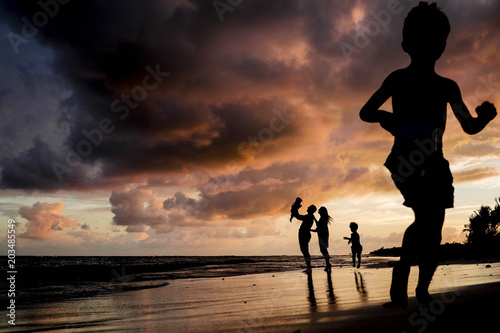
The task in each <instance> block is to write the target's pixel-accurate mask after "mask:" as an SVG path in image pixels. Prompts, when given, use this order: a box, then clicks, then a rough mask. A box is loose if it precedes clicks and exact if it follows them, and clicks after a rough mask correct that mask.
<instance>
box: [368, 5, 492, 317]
mask: <svg viewBox="0 0 500 333" xmlns="http://www.w3.org/2000/svg"><path fill="white" fill-rule="evenodd" d="M449 32H450V24H449V22H448V18H447V17H446V15H445V14H444V13H443V12H442V11H441V10H440V9H439V8H438V7H437V5H436V4H435V3H432V4H428V3H427V2H420V3H419V4H418V6H416V7H414V8H412V9H411V11H410V12H409V13H408V15H407V17H406V19H405V21H404V26H403V41H402V43H401V46H402V48H403V50H404V51H405V52H406V53H408V54H409V55H410V58H411V63H410V65H409V66H408V67H406V68H403V69H398V70H396V71H394V72H393V73H391V74H390V75H389V76H388V77H387V78H386V79H385V80H384V82H383V83H382V86H381V87H380V88H379V89H378V90H377V91H376V92H375V93H374V94H373V96H372V97H371V98H370V99H369V100H368V102H367V103H366V104H365V106H363V108H362V109H361V111H360V117H361V119H362V120H363V121H366V122H370V123H380V125H381V126H382V128H384V129H385V130H387V131H389V132H390V133H391V134H392V135H394V145H393V147H392V151H391V153H390V154H389V156H388V157H387V160H386V162H385V164H384V165H385V166H386V167H387V168H388V169H389V171H390V172H391V177H392V179H393V181H394V183H395V185H396V187H397V188H398V189H399V190H400V192H401V194H402V195H403V197H404V200H405V201H404V203H403V204H404V205H405V206H408V207H411V208H412V209H413V211H414V214H415V221H414V222H413V223H412V224H411V225H410V226H409V227H408V229H406V232H405V234H404V236H403V244H402V253H401V259H400V261H399V262H398V263H397V264H396V266H394V269H393V275H392V284H391V291H390V295H391V302H389V303H386V304H384V307H399V308H406V306H407V304H408V292H407V289H408V274H409V272H410V266H411V264H412V262H413V261H414V260H415V259H416V258H417V257H418V266H419V277H418V285H417V288H416V296H417V301H418V302H420V303H422V304H424V305H428V304H429V303H430V302H431V301H432V297H431V296H430V294H429V292H428V288H429V285H430V282H431V280H432V276H433V275H434V271H435V270H436V267H437V264H438V261H437V258H438V254H437V252H438V251H439V245H440V242H441V231H442V227H443V222H444V217H445V209H446V208H452V207H453V201H454V197H453V195H454V188H453V185H452V183H453V177H452V174H451V171H450V167H449V163H448V161H447V160H446V159H445V158H444V157H443V144H442V137H443V133H444V130H445V125H446V106H447V104H450V105H451V108H452V110H453V113H454V114H455V117H456V118H457V119H458V121H459V123H460V125H461V126H462V128H463V130H464V131H465V132H466V133H467V134H476V133H478V132H480V131H481V130H482V129H483V128H484V127H485V126H486V125H487V124H488V123H489V122H490V121H491V120H492V119H493V118H495V116H496V109H495V107H494V106H493V104H491V103H489V102H484V103H483V104H481V106H479V107H477V108H476V112H477V118H474V117H472V115H471V114H470V112H469V110H468V109H467V107H466V106H465V104H464V102H463V100H462V95H461V93H460V89H459V87H458V85H457V84H456V83H455V82H454V81H452V80H450V79H447V78H444V77H442V76H439V75H438V74H436V72H435V71H434V65H435V62H436V61H437V60H438V59H439V58H440V57H441V54H442V53H443V51H444V49H445V47H446V39H447V37H448V34H449ZM464 65H465V64H464ZM390 97H391V98H392V112H387V111H384V110H379V108H380V107H381V106H382V104H384V103H385V101H386V100H387V99H389V98H390Z"/></svg>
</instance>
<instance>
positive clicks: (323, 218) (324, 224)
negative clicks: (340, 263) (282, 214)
mask: <svg viewBox="0 0 500 333" xmlns="http://www.w3.org/2000/svg"><path fill="white" fill-rule="evenodd" d="M297 199H300V198H297ZM297 201H298V200H296V203H297ZM300 201H302V199H300ZM300 201H299V204H294V206H292V209H291V213H292V217H295V218H296V219H298V220H300V221H302V224H301V225H300V228H299V246H300V251H301V252H302V255H303V256H304V260H305V262H306V270H305V271H304V272H305V273H308V274H309V273H311V255H310V254H309V241H310V240H311V231H315V232H317V233H318V242H319V248H320V251H321V254H323V257H324V258H325V262H326V268H325V271H327V272H329V271H331V267H332V266H331V264H330V255H329V253H328V238H329V231H328V224H330V222H331V220H332V218H331V217H330V216H329V215H328V211H327V209H326V208H325V207H321V208H320V209H319V214H320V219H319V221H318V220H316V217H315V216H314V213H315V212H316V206H314V205H310V206H309V207H308V208H307V215H301V214H299V212H298V209H299V207H301V206H300ZM314 222H316V227H317V228H316V230H311V228H312V226H313V224H314Z"/></svg>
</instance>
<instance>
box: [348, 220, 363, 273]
mask: <svg viewBox="0 0 500 333" xmlns="http://www.w3.org/2000/svg"><path fill="white" fill-rule="evenodd" d="M349 228H350V229H351V238H349V237H344V239H345V240H348V241H349V242H347V244H351V253H352V267H356V257H357V258H358V265H357V268H359V266H360V265H361V252H363V246H361V243H360V241H359V234H358V224H357V223H356V222H351V223H349Z"/></svg>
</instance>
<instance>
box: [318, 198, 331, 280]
mask: <svg viewBox="0 0 500 333" xmlns="http://www.w3.org/2000/svg"><path fill="white" fill-rule="evenodd" d="M318 213H319V216H320V218H319V221H316V226H317V227H316V231H317V233H318V243H319V250H320V251H321V254H322V255H323V258H325V263H326V268H325V272H330V271H331V269H332V265H331V264H330V254H329V253H328V238H329V237H330V232H329V231H328V225H329V224H330V223H331V221H332V220H333V219H332V217H331V216H330V215H328V210H327V209H326V207H321V208H320V209H319V210H318Z"/></svg>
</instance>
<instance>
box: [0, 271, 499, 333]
mask: <svg viewBox="0 0 500 333" xmlns="http://www.w3.org/2000/svg"><path fill="white" fill-rule="evenodd" d="M417 273H418V270H417V268H416V267H413V268H412V272H411V276H410V287H409V293H410V297H411V298H410V304H409V307H408V308H407V309H405V310H386V309H383V308H382V307H381V304H382V303H384V302H385V301H387V300H388V292H389V285H390V277H391V269H390V268H371V269H368V268H363V267H362V268H361V269H353V268H350V267H345V266H344V267H342V268H335V269H333V271H332V273H331V275H329V274H328V273H326V272H324V271H323V269H322V268H319V267H318V268H315V269H313V273H312V274H311V275H310V276H308V275H306V274H304V273H302V272H301V271H290V272H279V273H265V274H250V275H242V276H231V277H224V278H221V277H217V278H203V279H202V278H199V279H179V280H171V281H168V282H169V285H167V286H164V287H160V288H154V289H144V290H136V291H130V292H120V293H116V294H108V295H98V296H94V297H88V298H78V299H71V300H65V301H60V302H50V303H42V304H37V305H24V306H22V308H21V309H18V311H17V313H16V326H10V325H7V324H6V321H4V322H3V323H2V325H1V326H0V329H1V330H2V331H5V330H8V331H12V332H40V331H44V332H58V331H59V332H62V331H63V332H290V333H292V332H362V331H363V332H364V331H367V332H433V331H441V330H442V329H443V327H445V328H446V330H445V331H450V330H449V329H451V328H453V329H455V330H456V331H457V332H461V331H464V330H462V329H464V328H467V327H470V328H473V327H474V328H476V327H478V325H483V326H484V327H486V326H487V325H488V326H489V325H491V323H490V321H489V320H491V318H494V317H491V316H495V315H497V313H498V310H500V306H499V303H498V299H499V296H500V282H499V281H500V263H492V264H491V267H486V264H465V265H459V264H457V265H444V266H439V267H438V270H437V272H436V275H435V278H434V280H433V283H432V285H431V287H432V288H431V293H432V294H433V295H434V297H435V299H436V301H435V302H434V304H432V306H431V307H430V308H429V309H423V308H420V307H419V305H418V303H416V301H415V299H414V297H413V296H414V294H413V290H414V288H415V285H416V278H417ZM488 318H489V319H488ZM476 331H477V330H476Z"/></svg>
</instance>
